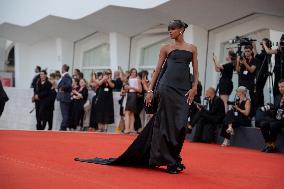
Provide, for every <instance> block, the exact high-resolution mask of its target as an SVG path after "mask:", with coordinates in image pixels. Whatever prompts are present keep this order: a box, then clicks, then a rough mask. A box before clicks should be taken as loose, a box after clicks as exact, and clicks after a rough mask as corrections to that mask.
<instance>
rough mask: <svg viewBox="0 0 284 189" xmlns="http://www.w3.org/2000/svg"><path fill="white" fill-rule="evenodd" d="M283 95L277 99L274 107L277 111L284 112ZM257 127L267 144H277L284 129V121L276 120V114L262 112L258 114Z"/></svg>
mask: <svg viewBox="0 0 284 189" xmlns="http://www.w3.org/2000/svg"><path fill="white" fill-rule="evenodd" d="M281 97H282V96H281V95H278V96H276V97H275V100H274V102H275V103H274V107H275V109H276V111H277V110H278V109H282V110H284V102H283V104H282V105H280V104H281ZM256 126H257V127H260V129H261V133H262V135H263V138H264V140H265V142H266V143H270V142H276V139H277V135H278V133H279V132H280V131H281V128H283V127H284V119H283V118H282V119H281V120H277V119H276V113H272V112H270V111H267V112H262V111H260V110H258V111H257V113H256Z"/></svg>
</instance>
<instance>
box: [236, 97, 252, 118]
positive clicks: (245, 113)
mask: <svg viewBox="0 0 284 189" xmlns="http://www.w3.org/2000/svg"><path fill="white" fill-rule="evenodd" d="M250 109H251V104H250V100H247V101H246V104H245V109H244V110H242V109H240V108H239V107H238V106H237V110H238V111H239V112H240V113H242V114H244V115H245V116H249V114H250Z"/></svg>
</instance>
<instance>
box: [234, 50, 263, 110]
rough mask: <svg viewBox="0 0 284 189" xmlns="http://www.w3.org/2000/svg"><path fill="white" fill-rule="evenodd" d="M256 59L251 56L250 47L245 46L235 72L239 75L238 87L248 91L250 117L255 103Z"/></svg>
mask: <svg viewBox="0 0 284 189" xmlns="http://www.w3.org/2000/svg"><path fill="white" fill-rule="evenodd" d="M257 64H258V63H257V59H255V58H254V56H253V51H252V46H251V45H246V46H245V47H244V56H243V57H238V58H237V66H236V71H237V72H238V74H239V86H244V87H246V88H247V89H248V90H249V95H250V99H251V105H252V107H251V113H250V114H251V115H254V113H255V110H254V103H255V98H254V97H255V72H256V65H257Z"/></svg>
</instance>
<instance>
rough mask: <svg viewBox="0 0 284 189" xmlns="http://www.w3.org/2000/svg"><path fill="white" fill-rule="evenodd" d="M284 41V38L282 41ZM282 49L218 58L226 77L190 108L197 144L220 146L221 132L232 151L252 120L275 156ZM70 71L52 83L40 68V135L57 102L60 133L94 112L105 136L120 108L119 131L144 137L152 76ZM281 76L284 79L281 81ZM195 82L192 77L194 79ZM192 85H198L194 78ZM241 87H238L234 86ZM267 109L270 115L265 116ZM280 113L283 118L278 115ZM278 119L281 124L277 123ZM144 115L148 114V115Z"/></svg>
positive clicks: (252, 48) (250, 49) (282, 105)
mask: <svg viewBox="0 0 284 189" xmlns="http://www.w3.org/2000/svg"><path fill="white" fill-rule="evenodd" d="M283 41H284V37H283ZM281 44H282V45H283V43H279V48H277V49H271V48H272V47H271V41H270V40H269V39H267V38H265V39H263V41H262V49H261V52H258V50H257V48H256V45H255V42H253V43H252V44H251V45H246V46H244V54H243V55H238V54H237V53H235V52H234V51H233V50H229V51H228V56H227V58H226V61H227V63H225V64H220V62H219V61H218V60H217V57H216V56H215V55H214V56H213V63H214V66H215V70H216V71H217V72H220V73H221V74H220V75H221V77H220V80H219V83H218V86H217V87H216V88H213V87H209V88H208V89H207V90H206V91H205V98H204V102H205V103H203V104H201V101H202V100H201V95H202V86H201V83H200V82H198V90H197V91H198V94H197V96H195V98H194V101H193V103H192V104H191V105H190V106H189V108H190V111H189V112H190V113H189V115H188V116H189V121H188V128H187V129H188V131H189V132H191V131H192V129H193V127H196V129H195V133H194V136H193V141H196V142H208V143H211V142H215V140H216V130H217V128H218V127H220V126H221V128H222V129H221V136H222V137H224V142H223V143H222V146H229V145H230V137H231V136H232V135H234V132H235V129H236V128H237V127H240V126H246V127H250V126H251V123H252V119H253V118H255V125H256V126H257V127H260V128H261V131H262V133H263V136H264V139H265V141H266V146H265V148H264V149H263V151H265V152H276V151H277V147H276V136H277V133H278V132H279V130H281V128H283V127H284V113H282V114H281V115H280V118H279V115H278V114H279V111H281V110H282V111H284V91H283V85H284V81H283V78H284V75H283V74H284V66H282V64H283V48H284V46H281ZM272 54H275V67H274V71H273V73H274V74H275V77H274V78H275V80H274V85H273V95H274V97H275V98H276V100H275V101H274V105H271V106H273V108H272V107H269V108H268V107H266V106H264V105H265V103H264V102H265V101H264V94H263V93H264V91H263V90H264V86H265V84H266V83H267V78H268V77H270V74H271V73H270V72H269V65H270V64H271V55H272ZM68 71H69V66H68V65H63V66H62V70H61V72H60V71H56V72H55V73H51V74H50V75H49V78H48V77H47V73H46V71H45V70H41V69H40V67H39V66H38V67H37V68H36V73H38V74H37V75H36V76H35V77H34V79H33V82H32V88H34V96H33V98H32V100H33V102H35V110H36V119H37V126H36V127H37V129H38V130H44V129H45V127H46V124H47V123H48V126H49V127H48V129H49V130H51V129H52V119H53V110H54V102H55V100H56V99H57V100H58V101H59V103H60V110H61V114H62V123H61V126H60V130H62V131H65V130H76V129H78V127H79V128H81V129H83V122H84V121H85V122H86V120H84V119H86V116H84V114H85V111H86V108H87V107H89V108H90V111H91V113H90V117H89V120H87V122H88V123H89V124H88V129H89V130H92V131H101V132H106V131H107V130H108V125H109V124H113V123H114V103H119V105H120V112H119V113H120V116H121V121H120V124H119V126H118V130H119V131H121V132H123V133H125V134H129V133H139V132H140V131H141V130H142V129H143V126H144V125H145V123H146V122H144V121H145V117H143V116H142V119H141V112H142V111H143V108H144V99H145V94H147V91H149V86H150V83H151V82H150V81H151V79H148V76H149V74H148V72H147V71H145V70H143V71H141V72H138V71H137V69H135V68H132V69H130V70H129V71H125V72H124V71H123V70H122V69H121V68H120V67H119V69H118V70H117V71H115V72H114V73H112V70H110V69H107V70H105V71H103V72H93V73H92V74H91V79H90V81H89V82H87V81H86V80H85V79H84V75H83V73H82V72H81V71H80V70H79V69H75V70H74V73H73V74H72V76H70V75H69V74H68ZM234 71H236V72H237V73H238V86H237V90H236V95H235V98H234V101H233V102H230V101H229V97H230V95H231V93H232V91H233V88H234V86H233V81H232V77H233V73H234ZM281 74H282V75H281ZM191 77H192V76H191ZM191 80H193V79H192V78H191ZM235 87H236V86H235ZM88 90H93V91H94V93H95V95H94V96H93V98H92V100H91V101H89V100H88ZM114 91H116V92H120V96H121V98H120V100H119V101H118V102H114V100H113V92H114ZM264 107H266V109H269V110H267V111H266V109H265V111H264V110H263V109H264ZM277 112H278V114H277ZM276 114H277V115H278V118H277V119H276V117H275V116H276ZM143 115H145V114H143Z"/></svg>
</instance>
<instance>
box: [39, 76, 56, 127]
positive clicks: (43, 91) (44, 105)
mask: <svg viewBox="0 0 284 189" xmlns="http://www.w3.org/2000/svg"><path fill="white" fill-rule="evenodd" d="M51 87H52V84H51V83H50V82H49V81H48V80H47V81H45V82H44V83H41V81H40V80H39V81H38V83H37V87H36V91H35V94H36V95H38V98H39V100H38V101H39V120H40V125H39V127H38V128H37V129H38V130H44V129H45V125H46V122H47V121H48V120H49V116H50V111H51V107H50V106H51V103H50V100H49V99H50V97H51Z"/></svg>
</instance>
